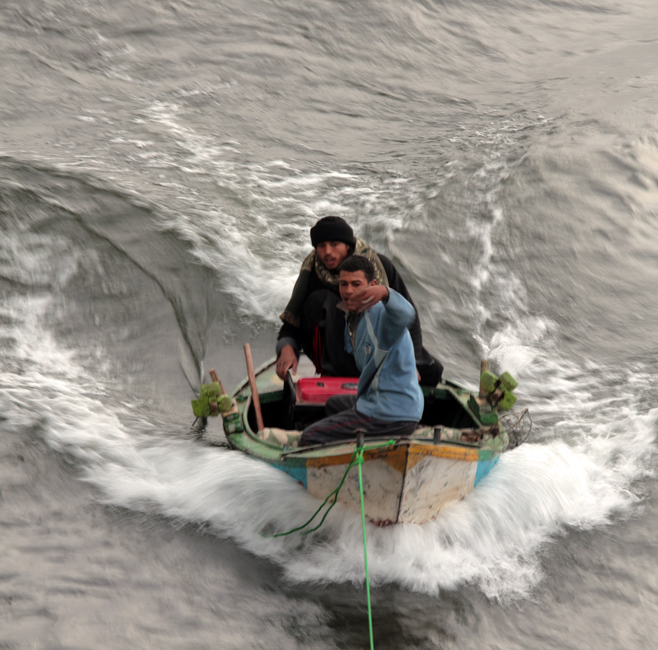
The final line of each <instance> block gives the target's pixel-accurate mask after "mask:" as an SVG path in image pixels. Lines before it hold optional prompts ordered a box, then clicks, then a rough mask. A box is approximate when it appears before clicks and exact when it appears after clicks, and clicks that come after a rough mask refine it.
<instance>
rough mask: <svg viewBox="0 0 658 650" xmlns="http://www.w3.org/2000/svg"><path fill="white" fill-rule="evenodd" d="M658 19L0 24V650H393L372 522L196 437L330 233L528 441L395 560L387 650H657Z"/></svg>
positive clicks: (72, 14)
mask: <svg viewBox="0 0 658 650" xmlns="http://www.w3.org/2000/svg"><path fill="white" fill-rule="evenodd" d="M657 21H658V5H657V4H656V3H655V2H654V1H653V0H630V1H629V2H624V3H622V2H616V1H613V0H600V1H599V2H591V1H589V0H582V1H577V0H564V1H562V2H543V3H536V2H529V1H528V0H509V1H507V2H495V3H493V2H479V1H476V0H472V1H466V2H457V1H455V2H442V1H438V0H436V1H432V0H401V1H397V2H392V1H390V0H382V1H369V0H362V1H359V2H327V1H321V2H311V3H301V2H293V1H292V0H284V1H282V2H276V3H268V2H257V1H252V0H243V1H241V2H235V1H229V2H207V1H204V0H199V1H198V2H187V1H184V0H183V1H180V2H179V1H171V2H158V1H155V0H144V1H142V2H140V3H131V2H125V1H121V0H120V1H118V2H113V3H109V2H103V1H101V0H98V1H93V0H83V1H81V0H76V1H73V0H63V1H60V2H57V3H55V2H43V1H40V2H36V1H34V0H21V1H20V2H18V1H16V0H6V1H5V2H3V3H2V6H0V62H1V63H2V65H0V89H1V91H0V296H1V302H0V350H1V353H0V490H1V492H0V530H1V536H0V549H1V553H0V647H3V648H12V649H13V648H89V649H91V650H100V649H104V648H145V647H157V648H159V649H166V648H222V649H224V648H251V647H262V648H360V647H366V646H367V643H368V641H367V621H366V609H365V592H364V591H363V565H362V546H361V539H360V534H361V533H360V523H359V520H358V517H356V516H355V515H353V514H352V513H350V512H346V511H344V510H341V509H340V508H336V509H335V511H334V512H332V515H331V516H330V517H329V519H328V521H327V523H326V524H325V526H324V527H323V528H322V529H321V530H320V531H319V532H318V533H317V534H316V535H315V536H313V537H311V538H306V539H304V540H300V539H299V538H284V539H282V540H267V539H264V538H261V537H260V536H259V535H258V531H259V530H261V529H262V527H263V526H265V525H267V524H271V525H275V526H277V527H278V528H280V529H284V528H287V527H290V526H292V525H293V524H296V523H299V522H301V521H303V520H304V518H305V517H306V516H307V515H308V514H309V513H311V512H312V511H313V510H314V509H315V507H316V503H315V502H314V501H313V500H312V499H310V498H309V497H307V496H306V495H305V494H304V493H302V492H301V491H300V490H299V489H298V486H296V485H295V484H294V482H292V481H291V480H289V479H288V478H287V477H286V476H285V475H283V474H281V473H279V472H277V471H275V470H271V469H269V468H267V467H264V466H261V465H260V464H258V463H255V462H252V461H250V460H249V459H247V458H245V457H242V456H241V455H239V454H236V453H235V452H231V451H228V450H226V449H221V448H211V447H208V446H205V445H203V444H201V443H200V442H199V441H197V440H195V439H194V437H193V436H191V435H190V434H189V426H190V424H191V420H192V417H191V412H190V406H189V400H190V398H191V396H192V394H193V391H192V388H191V386H190V383H191V384H193V385H194V384H195V382H197V381H198V373H199V368H201V367H205V368H208V367H209V366H215V367H217V368H218V369H219V371H220V374H221V376H222V378H223V380H224V381H225V383H226V384H228V385H233V384H235V383H236V382H237V381H238V380H240V379H241V378H242V377H243V376H244V375H245V370H244V362H243V359H242V353H241V347H242V343H244V342H247V341H249V342H250V343H251V344H252V348H253V350H254V356H255V361H256V363H259V362H262V361H265V360H266V359H267V358H268V357H269V356H271V354H272V353H273V345H274V340H275V337H276V330H277V314H278V313H279V312H280V311H281V309H282V307H283V306H284V305H285V302H286V299H287V297H288V296H289V293H290V290H291V288H292V284H293V282H294V279H295V277H296V273H297V269H298V266H299V263H300V261H301V259H302V257H303V255H304V254H305V253H306V252H307V251H308V249H309V239H308V228H309V226H310V225H311V224H312V223H313V222H314V221H315V220H316V219H317V218H318V217H319V216H322V215H325V214H328V213H334V214H341V215H343V216H345V217H346V218H347V219H348V220H350V221H351V222H352V223H353V224H354V226H355V229H356V230H357V233H358V234H359V235H360V236H362V237H363V238H365V239H367V240H368V241H370V242H371V243H372V244H373V245H374V246H375V247H376V248H377V249H378V250H380V251H382V252H384V253H386V254H387V255H389V256H391V257H392V258H393V260H394V261H395V263H396V265H397V266H398V268H399V269H400V271H401V272H402V273H403V275H404V277H405V280H406V281H407V284H408V286H409V288H410V290H411V292H412V294H413V295H414V297H415V299H416V303H417V305H418V307H419V311H420V315H421V320H422V323H423V327H424V333H425V340H426V345H427V347H429V348H430V349H432V350H433V351H434V352H435V353H436V354H437V355H438V356H439V357H440V358H441V359H442V360H443V361H444V364H445V366H446V374H447V375H449V376H450V377H452V378H454V379H458V380H461V381H463V382H466V383H468V384H470V385H473V384H474V383H475V382H476V377H477V370H478V367H479V359H480V358H483V357H484V356H487V357H489V358H490V359H492V360H493V362H494V364H495V366H496V367H497V368H499V369H508V370H510V371H511V372H512V373H513V374H515V376H517V378H518V379H519V381H520V389H519V391H518V392H519V393H520V396H521V400H522V401H523V403H524V405H526V406H528V407H529V408H530V409H531V412H532V413H533V419H534V430H533V437H532V439H531V441H530V442H529V443H527V444H526V445H523V446H522V447H520V448H518V449H517V450H514V451H513V452H510V453H509V454H506V455H505V456H504V458H503V459H502V460H501V462H500V464H499V465H498V466H497V468H496V469H495V471H494V472H493V473H492V474H491V475H490V476H489V477H488V479H487V480H486V481H485V482H484V483H483V484H482V486H481V487H479V488H478V490H476V491H475V492H474V493H473V494H472V495H470V496H469V497H468V498H467V499H465V500H464V501H463V502H462V503H460V504H459V505H457V506H455V507H454V508H452V509H450V510H449V511H448V512H446V513H445V514H444V515H442V516H441V517H439V518H438V519H437V520H436V521H433V522H430V523H429V524H427V525H424V526H407V527H397V528H386V529H378V528H369V530H368V534H369V545H370V549H369V558H370V570H371V577H372V579H373V582H374V591H373V607H374V627H375V647H376V648H380V649H381V648H396V649H401V648H404V649H407V648H409V649H411V648H414V649H415V648H419V649H420V648H423V649H425V648H459V649H468V648H478V649H479V648H483V647H484V648H507V649H512V648H579V649H581V648H605V649H610V650H613V649H614V650H616V649H620V648H623V649H628V650H636V649H637V650H639V649H643V650H644V649H645V648H651V647H654V646H655V639H656V636H657V634H658V623H657V621H658V569H657V568H656V562H655V557H656V552H657V550H658V543H657V542H656V539H657V538H658V506H657V503H656V496H657V495H658V491H657V489H656V472H655V469H654V467H655V463H656V450H657V445H656V430H657V418H658V410H657V406H658V401H657V399H656V390H657V388H658V386H657V384H658V382H657V381H656V376H657V372H658V345H657V344H656V340H657V338H658V337H657V335H658V302H657V301H656V299H655V287H656V286H657V285H658V264H656V261H657V259H658V219H657V216H658V118H657V116H656V111H655V107H656V105H658V73H657V72H656V70H657V69H658V68H657V67H656V61H657V60H658V40H657V38H656V24H657Z"/></svg>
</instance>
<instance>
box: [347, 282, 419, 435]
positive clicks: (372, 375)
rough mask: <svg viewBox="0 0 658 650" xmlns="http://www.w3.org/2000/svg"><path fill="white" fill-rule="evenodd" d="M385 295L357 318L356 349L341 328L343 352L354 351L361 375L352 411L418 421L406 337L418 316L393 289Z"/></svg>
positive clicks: (415, 385)
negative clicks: (384, 299)
mask: <svg viewBox="0 0 658 650" xmlns="http://www.w3.org/2000/svg"><path fill="white" fill-rule="evenodd" d="M388 294H389V295H388V300H387V301H386V302H384V301H381V302H378V303H377V304H376V305H374V306H373V307H372V308H371V309H369V310H368V311H365V312H363V314H361V317H360V318H359V320H358V323H357V325H356V332H355V335H354V342H355V345H354V347H353V346H352V339H351V338H350V333H349V328H348V326H347V325H346V326H345V348H346V350H347V351H348V352H353V353H354V359H355V361H356V365H357V367H358V369H359V372H360V373H361V374H360V375H359V389H358V391H357V402H356V409H357V411H358V412H359V413H361V414H362V415H366V416H368V417H373V418H375V419H377V420H385V421H387V422H402V421H415V422H418V421H419V420H420V418H421V416H422V414H423V406H424V401H423V392H422V390H421V389H420V386H419V385H418V375H417V374H416V359H415V357H414V346H413V342H412V340H411V335H410V334H409V326H410V325H411V324H412V323H413V322H414V319H415V317H416V312H415V310H414V308H413V307H412V305H411V303H409V301H407V300H405V299H404V298H403V297H402V296H401V295H400V294H399V293H398V292H397V291H394V290H393V289H389V290H388ZM348 321H349V319H348Z"/></svg>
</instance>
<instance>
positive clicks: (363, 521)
mask: <svg viewBox="0 0 658 650" xmlns="http://www.w3.org/2000/svg"><path fill="white" fill-rule="evenodd" d="M363 449H364V448H363V446H361V447H357V449H356V451H355V452H354V453H355V454H356V461H355V462H356V464H357V465H358V466H359V493H360V494H361V525H362V526H363V561H364V564H365V567H366V594H367V596H368V627H369V630H370V650H375V641H374V638H373V634H372V608H371V606H370V578H369V577H368V548H367V544H366V510H365V507H364V505H363V475H362V473H361V465H363Z"/></svg>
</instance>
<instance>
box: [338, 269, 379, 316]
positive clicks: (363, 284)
mask: <svg viewBox="0 0 658 650" xmlns="http://www.w3.org/2000/svg"><path fill="white" fill-rule="evenodd" d="M375 284H377V280H372V282H368V279H367V278H366V274H365V273H364V272H363V271H354V273H350V272H349V271H341V272H340V280H339V281H338V290H339V291H340V297H341V298H342V300H343V303H344V304H345V307H347V309H348V310H349V311H360V309H361V307H362V306H363V305H362V304H361V301H360V299H359V296H360V295H361V292H362V291H363V290H364V289H366V288H367V287H371V286H373V285H375Z"/></svg>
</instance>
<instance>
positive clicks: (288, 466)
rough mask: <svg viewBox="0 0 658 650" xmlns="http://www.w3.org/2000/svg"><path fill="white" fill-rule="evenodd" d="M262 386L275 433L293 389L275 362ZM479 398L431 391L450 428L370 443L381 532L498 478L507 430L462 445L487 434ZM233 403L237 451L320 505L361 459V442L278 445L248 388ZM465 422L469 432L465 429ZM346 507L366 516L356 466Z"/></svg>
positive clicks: (343, 494)
mask: <svg viewBox="0 0 658 650" xmlns="http://www.w3.org/2000/svg"><path fill="white" fill-rule="evenodd" d="M311 372H312V369H311ZM256 379H257V387H258V392H259V393H260V397H261V400H260V401H261V404H262V405H263V409H264V411H265V413H266V415H267V417H265V423H266V426H268V418H270V417H272V419H274V417H275V416H278V417H279V418H281V417H283V414H284V413H285V409H284V408H283V407H282V405H283V404H284V403H285V394H286V393H285V389H284V386H283V382H281V380H280V379H278V377H277V376H276V373H275V367H274V363H273V362H269V363H268V364H265V365H264V366H262V367H261V368H259V369H258V370H257V371H256ZM471 395H472V394H471V393H470V392H469V391H466V390H465V389H462V388H460V387H458V386H455V385H442V386H440V387H437V388H436V389H430V394H429V395H428V397H427V399H428V400H430V401H429V403H430V407H431V404H432V403H433V402H432V400H441V399H442V400H443V402H442V403H445V404H447V405H448V410H449V414H448V415H449V417H447V420H448V424H447V425H446V424H442V425H440V426H439V427H438V428H437V427H436V426H435V425H431V424H430V425H426V426H425V427H424V428H423V427H419V429H418V430H417V431H416V433H414V435H413V436H412V437H410V438H401V439H397V440H373V439H368V438H366V439H365V452H364V462H363V465H362V473H363V491H364V508H365V515H366V517H367V518H368V519H370V521H372V522H373V523H375V524H378V525H388V524H397V523H413V524H422V523H425V522H426V521H429V520H430V519H432V518H434V517H436V516H437V515H438V514H439V513H440V512H441V511H443V510H445V509H446V508H447V507H449V506H451V505H452V504H454V503H455V502H457V501H459V500H461V499H463V498H464V497H465V496H466V495H468V494H469V493H470V492H471V491H472V490H473V488H474V487H475V486H476V485H477V484H478V483H479V482H480V481H481V480H482V479H483V478H484V477H485V476H486V475H487V474H488V473H489V471H491V469H492V468H493V467H494V465H495V464H496V463H497V461H498V458H499V456H500V453H502V452H503V451H504V450H505V448H506V447H507V445H508V437H507V434H506V433H505V431H504V429H502V427H500V428H499V430H498V432H497V433H496V435H492V434H490V433H486V434H485V435H484V436H483V437H481V438H480V439H479V441H478V442H472V443H471V442H467V441H463V440H462V439H461V433H462V431H468V432H471V433H472V432H473V431H475V430H476V429H475V428H477V427H482V423H481V422H479V421H478V419H477V417H476V415H475V414H474V413H473V412H472V411H471V410H470V404H471V402H472V397H471ZM232 397H233V399H234V403H235V404H236V407H235V410H234V412H233V413H231V414H229V415H227V416H225V417H224V422H223V433H224V434H225V436H226V440H227V441H228V443H229V445H230V446H231V447H233V448H235V449H238V450H240V451H243V452H244V453H246V454H248V455H250V456H252V457H254V458H258V459H260V460H262V461H265V462H267V463H269V464H270V465H272V466H274V467H276V468H278V469H280V470H282V471H284V472H286V473H287V474H288V475H289V476H291V477H292V478H293V479H294V480H296V481H297V482H298V483H300V484H301V485H303V486H304V488H306V490H307V491H308V493H309V494H310V495H311V496H313V497H316V498H318V499H321V500H324V499H326V498H327V496H329V495H330V494H332V493H333V492H334V491H335V490H336V488H337V487H338V486H339V485H340V483H341V481H342V479H343V477H344V476H345V473H346V471H347V468H348V466H349V464H350V461H351V460H352V459H353V457H354V453H355V443H356V441H355V440H354V439H352V440H346V441H345V442H343V443H335V444H330V445H322V446H317V447H301V448H300V447H295V446H294V445H285V443H283V444H284V445H285V446H282V444H274V443H272V442H270V441H269V440H268V439H265V438H264V437H263V436H261V435H259V434H258V432H256V431H255V427H254V426H253V421H252V420H253V407H252V400H251V390H250V387H249V384H248V382H247V381H246V380H245V382H243V383H242V384H241V385H240V386H239V387H238V388H237V389H236V391H235V392H234V393H233V396H232ZM464 414H466V415H464ZM464 417H466V420H464ZM464 422H466V423H467V424H468V427H469V428H467V429H460V428H459V426H460V425H461V426H464V424H463V423H464ZM487 431H488V429H487ZM204 435H205V437H206V439H208V440H209V442H218V443H221V442H222V440H221V439H216V440H214V441H213V440H212V437H211V434H210V433H209V432H208V431H206V433H205V434H204ZM224 444H225V443H224ZM338 501H340V502H342V503H343V504H345V505H346V506H347V507H348V508H350V509H353V510H355V511H359V512H360V509H361V506H360V493H359V479H358V468H357V467H356V466H355V467H352V468H350V470H349V472H348V473H347V476H346V477H345V481H344V483H343V485H342V487H341V489H340V492H339V493H338Z"/></svg>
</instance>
